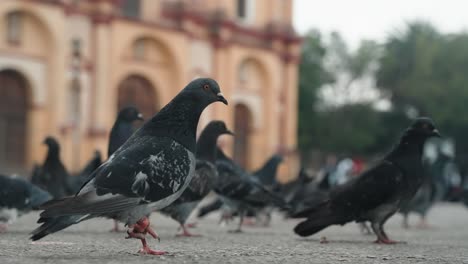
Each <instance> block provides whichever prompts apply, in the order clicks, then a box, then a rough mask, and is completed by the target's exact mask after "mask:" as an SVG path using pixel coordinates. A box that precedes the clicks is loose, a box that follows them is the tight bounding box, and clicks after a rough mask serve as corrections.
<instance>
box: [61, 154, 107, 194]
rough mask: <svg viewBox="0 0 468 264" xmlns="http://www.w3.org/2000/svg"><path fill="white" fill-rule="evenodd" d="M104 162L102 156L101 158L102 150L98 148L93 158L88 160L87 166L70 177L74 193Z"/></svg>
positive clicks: (70, 184)
mask: <svg viewBox="0 0 468 264" xmlns="http://www.w3.org/2000/svg"><path fill="white" fill-rule="evenodd" d="M101 164H102V158H101V152H100V151H99V150H96V151H95V152H94V156H93V158H92V159H91V160H90V161H88V164H86V165H85V167H84V168H83V169H82V170H81V171H80V172H79V173H78V174H76V175H75V176H72V177H70V178H68V179H69V180H68V181H69V184H68V185H69V186H70V188H71V189H72V193H73V194H75V193H77V192H78V191H79V190H80V189H81V186H83V184H85V183H86V182H88V181H89V177H91V174H92V173H93V172H94V171H95V170H96V169H97V168H99V166H101Z"/></svg>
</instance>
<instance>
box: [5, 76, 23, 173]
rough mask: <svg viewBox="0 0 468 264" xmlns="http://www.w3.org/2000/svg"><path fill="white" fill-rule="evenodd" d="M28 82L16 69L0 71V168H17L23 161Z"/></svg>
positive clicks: (20, 166) (21, 165)
mask: <svg viewBox="0 0 468 264" xmlns="http://www.w3.org/2000/svg"><path fill="white" fill-rule="evenodd" d="M28 98H29V96H28V82H27V80H26V78H25V77H24V76H23V75H22V74H21V73H19V72H17V71H15V70H3V71H0V166H2V169H19V168H22V167H23V166H24V165H25V162H26V149H25V148H26V131H27V129H26V122H27V120H26V118H27V112H28Z"/></svg>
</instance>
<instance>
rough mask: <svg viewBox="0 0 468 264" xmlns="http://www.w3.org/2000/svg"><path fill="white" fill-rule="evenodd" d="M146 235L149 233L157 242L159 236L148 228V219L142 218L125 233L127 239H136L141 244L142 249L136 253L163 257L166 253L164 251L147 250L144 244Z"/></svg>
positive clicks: (147, 247) (146, 245)
mask: <svg viewBox="0 0 468 264" xmlns="http://www.w3.org/2000/svg"><path fill="white" fill-rule="evenodd" d="M146 233H149V234H150V235H151V236H152V237H153V238H155V239H158V240H159V236H158V235H157V234H156V232H154V230H153V229H152V228H151V227H150V222H149V219H148V217H143V218H142V219H140V220H139V221H138V222H137V223H136V224H134V225H133V226H132V230H131V231H130V230H129V231H127V234H128V237H127V238H137V239H140V240H141V243H142V244H143V247H142V249H140V250H139V251H138V253H141V254H149V255H164V254H166V253H167V252H165V251H156V250H152V249H151V248H149V246H148V244H147V243H146V238H145V236H146Z"/></svg>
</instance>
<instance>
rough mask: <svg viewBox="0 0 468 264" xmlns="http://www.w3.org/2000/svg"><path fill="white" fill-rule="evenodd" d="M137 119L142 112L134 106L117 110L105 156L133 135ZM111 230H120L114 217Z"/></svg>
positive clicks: (109, 154) (110, 154)
mask: <svg viewBox="0 0 468 264" xmlns="http://www.w3.org/2000/svg"><path fill="white" fill-rule="evenodd" d="M137 120H140V121H143V114H141V113H140V112H139V111H138V109H137V108H136V107H133V106H129V107H125V108H123V109H122V110H120V111H119V113H118V114H117V118H116V120H115V122H114V125H113V126H112V129H111V132H110V136H109V146H108V148H107V157H110V156H112V154H114V152H115V151H116V150H117V149H119V148H120V147H121V146H122V145H123V144H124V143H125V142H126V141H127V140H128V139H129V138H130V137H131V136H132V135H133V133H134V132H135V126H134V122H135V121H137ZM111 231H112V232H119V231H120V228H119V223H118V222H117V220H115V219H114V227H113V228H112V229H111Z"/></svg>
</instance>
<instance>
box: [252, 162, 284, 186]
mask: <svg viewBox="0 0 468 264" xmlns="http://www.w3.org/2000/svg"><path fill="white" fill-rule="evenodd" d="M281 162H283V157H282V156H281V155H279V154H274V155H273V156H271V158H270V159H268V160H267V161H266V162H265V164H264V165H263V166H262V167H261V168H259V169H258V170H256V171H254V172H253V173H252V174H253V175H254V176H255V177H256V178H257V179H258V180H259V181H260V183H261V184H263V186H265V187H267V188H269V189H272V188H273V187H274V186H276V185H277V184H278V182H277V181H276V173H277V171H278V167H279V165H280V164H281Z"/></svg>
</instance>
